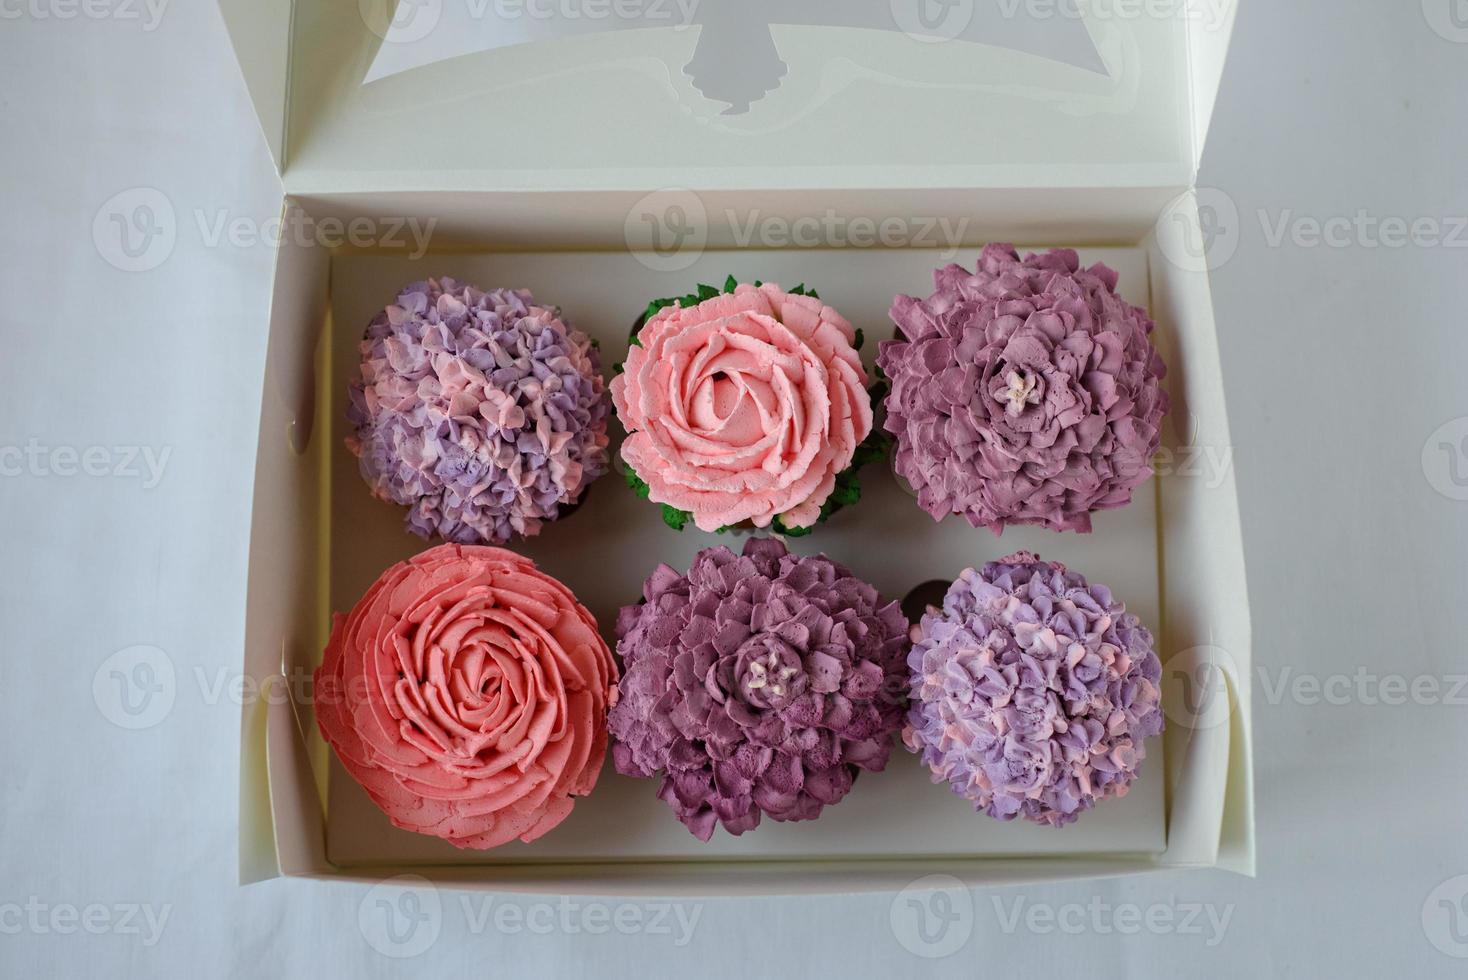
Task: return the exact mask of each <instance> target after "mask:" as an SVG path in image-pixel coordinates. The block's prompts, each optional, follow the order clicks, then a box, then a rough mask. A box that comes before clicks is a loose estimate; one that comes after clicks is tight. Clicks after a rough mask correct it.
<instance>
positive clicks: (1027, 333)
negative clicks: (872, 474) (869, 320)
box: [877, 245, 1167, 533]
mask: <svg viewBox="0 0 1468 980" xmlns="http://www.w3.org/2000/svg"><path fill="white" fill-rule="evenodd" d="M934 282H935V285H936V291H935V292H934V293H933V295H931V296H929V297H928V298H927V299H915V298H913V297H911V296H899V297H897V300H896V302H895V303H894V304H893V306H892V319H893V321H894V322H895V323H896V324H897V327H898V331H899V337H898V339H896V340H891V341H886V342H884V343H883V344H882V345H881V352H880V355H879V356H878V358H877V363H878V365H879V366H880V367H881V369H882V371H883V372H885V373H886V375H887V377H888V378H889V379H890V380H891V383H892V391H891V394H890V395H889V396H888V398H887V418H886V423H885V425H886V428H887V431H888V432H890V433H892V435H894V436H896V437H897V451H896V454H895V456H894V459H893V464H894V467H895V469H896V471H897V474H898V476H900V477H902V478H903V479H904V480H905V481H907V483H908V485H909V486H910V487H911V488H912V489H913V491H914V492H916V494H917V498H918V503H919V504H920V505H921V506H922V508H923V509H924V510H926V511H927V512H928V513H929V514H931V515H932V516H933V519H934V520H941V519H942V518H944V517H946V516H947V515H948V514H960V515H962V516H963V517H964V518H966V519H967V520H968V521H969V523H970V524H972V525H973V526H974V527H987V528H990V529H992V530H993V531H994V532H995V533H1001V532H1002V531H1003V530H1004V528H1005V526H1006V525H1010V524H1038V525H1041V526H1043V527H1047V528H1050V529H1052V530H1056V531H1083V532H1085V531H1090V530H1091V514H1092V513H1093V512H1094V511H1098V510H1105V509H1107V508H1112V507H1122V506H1125V505H1126V504H1127V503H1128V502H1130V501H1131V499H1132V492H1133V491H1134V490H1135V489H1136V488H1137V487H1139V486H1140V485H1141V484H1143V483H1144V482H1146V480H1147V479H1148V478H1149V477H1150V476H1151V475H1152V457H1153V456H1154V455H1155V454H1156V452H1157V448H1158V445H1159V443H1160V441H1161V435H1162V424H1161V423H1162V416H1163V414H1164V413H1165V412H1166V411H1167V393H1166V392H1165V391H1163V389H1162V378H1163V376H1164V375H1165V374H1166V368H1165V367H1164V366H1163V363H1162V358H1161V357H1159V356H1158V354H1157V351H1156V350H1155V349H1154V348H1153V346H1152V343H1151V341H1150V340H1149V339H1148V338H1149V336H1150V334H1151V333H1152V329H1153V324H1152V321H1151V320H1150V319H1148V317H1147V314H1146V312H1145V311H1143V310H1142V309H1140V308H1139V307H1136V306H1132V305H1131V304H1130V303H1127V302H1126V301H1125V300H1123V299H1122V298H1121V297H1120V296H1118V295H1117V294H1116V283H1117V275H1116V273H1115V272H1114V271H1112V270H1111V269H1108V268H1107V267H1106V266H1104V265H1102V264H1100V263H1098V264H1096V265H1093V266H1091V267H1090V268H1089V269H1083V268H1081V265H1080V260H1079V259H1078V257H1077V256H1076V253H1075V252H1073V251H1071V250H1070V249H1055V250H1053V251H1050V252H1046V253H1045V254H1043V255H1029V256H1027V257H1026V258H1025V259H1023V260H1021V259H1020V257H1019V253H1017V252H1016V251H1015V250H1014V249H1013V248H1012V247H1010V246H1008V245H990V246H988V247H987V248H985V249H984V252H983V255H982V257H981V258H980V259H979V266H978V270H977V271H976V272H969V271H968V270H967V269H964V268H963V267H961V266H957V265H951V266H948V267H947V268H945V269H940V270H938V272H937V273H936V274H935V275H934Z"/></svg>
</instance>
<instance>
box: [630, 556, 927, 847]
mask: <svg viewBox="0 0 1468 980" xmlns="http://www.w3.org/2000/svg"><path fill="white" fill-rule="evenodd" d="M643 596H644V601H643V602H642V603H640V604H638V605H635V606H627V607H625V608H624V609H623V610H622V613H621V616H620V618H619V619H618V621H617V636H618V643H617V652H618V653H619V654H620V655H621V657H622V659H623V662H624V665H625V670H624V674H623V679H622V682H621V686H620V693H619V701H618V702H617V705H616V707H615V708H613V709H612V712H611V714H610V716H609V718H608V728H609V729H610V730H611V733H612V736H613V738H614V739H615V740H616V741H615V743H614V744H613V746H612V757H613V759H614V760H615V762H616V766H617V771H618V772H621V773H623V774H624V775H628V776H643V777H653V776H658V775H659V774H661V776H662V788H661V789H660V790H659V792H658V796H659V798H661V799H662V800H664V801H665V802H666V803H667V804H668V805H669V806H671V807H672V808H673V812H674V813H676V814H677V816H678V819H679V820H681V821H683V823H684V824H685V825H686V826H687V827H688V829H689V830H691V831H692V832H693V833H694V834H695V835H696V836H697V837H698V838H699V839H700V840H705V841H706V840H708V839H709V838H710V837H712V836H713V832H714V826H715V824H719V823H721V824H723V826H724V829H726V830H727V831H729V832H730V833H732V834H742V833H743V832H744V831H746V830H751V829H753V828H754V827H757V826H758V825H759V822H760V816H761V814H767V815H768V816H769V817H770V818H771V819H774V820H812V819H814V818H815V817H817V816H819V815H820V812H821V809H822V807H824V806H827V805H830V804H834V803H838V802H840V800H841V799H842V798H843V797H844V796H845V795H846V794H847V793H848V792H849V791H850V790H851V785H852V782H853V781H854V780H855V779H856V776H857V774H858V773H859V772H860V771H861V770H863V769H865V770H870V771H873V772H878V771H880V770H881V769H882V768H883V767H885V766H886V764H887V758H888V755H889V754H890V752H891V750H892V743H893V736H894V735H895V734H896V733H897V731H898V730H899V729H900V728H901V725H902V716H903V710H904V708H905V698H904V696H903V694H902V692H903V691H904V690H905V687H906V677H905V671H904V667H903V655H904V653H905V652H906V649H907V627H908V623H907V620H906V619H905V618H904V617H903V615H902V611H901V609H900V607H899V606H898V604H897V603H895V602H892V603H884V602H883V601H882V600H881V599H880V597H879V596H878V595H877V590H876V589H874V588H873V587H872V586H870V585H868V584H867V583H865V582H863V581H861V580H860V579H858V578H855V577H854V576H852V574H851V573H850V572H848V571H847V570H846V569H845V568H843V567H841V566H840V565H838V564H836V563H835V562H832V561H831V560H829V559H827V558H825V557H824V556H821V557H815V558H800V557H797V556H795V555H791V554H790V553H789V552H788V551H786V549H785V546H784V545H783V544H781V543H780V542H779V541H775V540H762V539H755V540H751V541H749V542H747V543H746V544H745V546H744V553H743V555H736V554H734V552H732V551H730V550H729V549H728V548H722V547H720V548H709V549H706V550H704V551H701V552H699V554H698V556H697V557H696V558H695V559H694V562H693V567H692V568H691V569H690V571H689V572H688V574H687V575H683V574H681V573H680V572H678V571H677V570H675V569H673V568H670V567H668V566H667V565H663V566H660V567H659V568H658V569H657V571H655V572H653V574H652V576H651V577H650V578H649V579H648V580H647V583H646V585H645V586H644V588H643Z"/></svg>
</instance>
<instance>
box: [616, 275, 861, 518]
mask: <svg viewBox="0 0 1468 980" xmlns="http://www.w3.org/2000/svg"><path fill="white" fill-rule="evenodd" d="M855 340H856V333H855V331H854V329H853V328H852V326H851V324H850V323H848V322H847V321H846V319H845V318H843V317H842V316H841V315H840V314H839V313H837V312H836V311H835V310H833V309H832V308H831V307H829V306H827V305H825V304H824V303H822V302H821V301H820V300H819V299H817V298H815V297H813V296H809V295H799V294H797V293H795V292H786V291H785V290H783V289H781V288H780V287H779V286H776V285H772V284H769V283H765V284H762V285H758V286H755V285H750V284H740V285H737V287H736V288H734V289H733V291H732V292H731V293H727V294H722V295H716V296H714V297H712V298H710V299H707V300H705V301H703V302H701V303H698V304H696V305H691V306H684V305H681V304H675V305H673V306H669V307H666V308H664V309H662V310H661V311H659V312H658V313H657V314H656V315H655V316H652V317H651V318H650V319H649V320H648V321H647V323H646V324H645V325H644V326H643V327H642V328H641V330H640V331H638V334H637V336H636V338H635V340H634V346H633V347H632V349H631V350H630V351H629V352H628V357H627V362H626V365H625V368H626V370H625V373H623V374H621V375H619V376H618V377H616V378H614V379H613V381H612V398H613V402H614V404H615V405H616V409H617V413H618V415H619V416H620V418H621V420H622V423H623V425H624V426H625V427H626V429H627V431H628V433H629V436H628V438H627V440H626V441H625V442H624V443H623V444H622V458H623V459H624V460H625V461H626V463H627V465H628V466H630V467H631V468H632V469H633V470H634V471H635V473H636V475H637V477H638V478H640V480H642V481H644V482H645V483H646V485H647V487H648V496H649V498H650V499H651V500H653V501H654V502H657V503H662V504H665V505H668V506H670V507H673V508H676V509H677V510H680V511H686V512H688V513H689V514H691V515H692V519H693V522H694V523H695V524H696V525H697V526H698V527H699V528H700V529H701V530H704V531H716V530H718V529H720V528H723V527H728V526H733V525H736V524H739V523H741V522H743V521H752V522H753V523H754V524H755V525H757V526H759V527H768V526H770V524H771V523H772V522H774V521H775V520H776V519H777V518H779V522H780V524H781V525H783V527H786V528H790V529H803V528H809V527H811V526H812V525H814V524H815V523H816V521H817V520H818V519H819V518H820V516H821V509H822V506H823V505H824V504H826V502H827V499H828V498H829V497H831V495H832V491H833V490H834V489H835V488H836V483H837V477H838V475H840V474H841V473H842V472H843V471H844V470H846V469H847V468H848V467H849V466H851V465H852V461H853V459H854V458H855V456H856V453H857V449H858V447H859V446H860V445H861V443H862V441H863V440H865V439H866V438H867V436H868V435H869V434H870V432H871V429H872V405H871V398H870V396H869V395H868V393H867V390H866V384H867V376H866V372H865V370H864V369H863V368H862V365H861V359H860V357H859V356H858V354H857V352H856V348H855V347H854V346H853V344H854V342H855Z"/></svg>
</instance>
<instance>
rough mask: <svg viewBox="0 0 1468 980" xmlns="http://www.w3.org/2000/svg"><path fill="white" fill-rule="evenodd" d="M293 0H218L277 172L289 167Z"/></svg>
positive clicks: (282, 171)
mask: <svg viewBox="0 0 1468 980" xmlns="http://www.w3.org/2000/svg"><path fill="white" fill-rule="evenodd" d="M292 7H293V0H219V12H220V13H221V14H222V15H223V16H224V25H225V27H226V29H228V31H229V39H230V43H231V44H233V45H234V54H235V58H236V60H238V61H239V63H240V73H241V74H243V75H244V77H245V87H246V88H247V89H248V90H249V92H250V101H251V102H253V103H254V105H255V115H256V116H257V117H258V118H259V120H260V128H261V130H262V131H264V133H265V142H266V144H267V145H269V147H270V156H271V159H273V160H274V161H275V170H276V173H284V171H285V136H286V109H287V99H288V92H289V88H290V85H289V83H290V51H291V11H292Z"/></svg>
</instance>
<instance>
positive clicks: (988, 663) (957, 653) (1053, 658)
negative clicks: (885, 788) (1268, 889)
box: [903, 552, 1163, 827]
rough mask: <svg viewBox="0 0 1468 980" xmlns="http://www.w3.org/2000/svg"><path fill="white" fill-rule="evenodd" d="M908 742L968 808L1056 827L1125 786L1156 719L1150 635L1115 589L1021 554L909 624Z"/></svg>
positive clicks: (967, 575) (966, 579)
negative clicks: (910, 702)
mask: <svg viewBox="0 0 1468 980" xmlns="http://www.w3.org/2000/svg"><path fill="white" fill-rule="evenodd" d="M908 667H909V669H910V671H911V681H912V689H911V697H912V707H911V709H910V711H909V713H908V723H907V727H906V729H905V730H904V732H903V738H904V740H905V741H906V742H907V745H908V747H909V748H910V749H912V750H913V751H914V752H917V753H919V754H920V755H921V756H922V760H923V762H924V763H925V764H926V765H927V766H928V767H929V768H930V769H931V770H932V772H933V781H934V782H939V781H946V782H948V784H949V785H950V787H951V788H952V790H953V792H954V793H955V794H957V795H958V796H961V797H963V798H965V799H967V800H970V801H971V802H972V803H973V804H974V808H975V809H977V810H981V811H983V812H984V813H987V814H988V815H989V816H991V817H997V818H998V819H1000V820H1013V819H1014V818H1015V817H1023V818H1024V819H1026V820H1030V821H1033V822H1034V823H1039V824H1047V825H1050V826H1056V827H1058V826H1063V825H1065V824H1068V823H1072V822H1074V821H1075V820H1076V819H1077V818H1078V817H1079V816H1080V815H1081V813H1083V812H1084V811H1086V810H1089V809H1091V808H1092V807H1094V806H1095V805H1096V804H1097V803H1098V802H1099V801H1101V800H1104V799H1107V798H1108V797H1113V796H1125V795H1126V793H1127V791H1128V790H1129V789H1130V788H1131V785H1132V783H1133V782H1135V781H1136V779H1137V776H1138V774H1139V772H1140V770H1141V766H1142V760H1143V759H1145V758H1146V757H1147V747H1146V741H1147V739H1148V738H1151V737H1152V736H1154V735H1157V734H1159V733H1160V732H1161V731H1162V728H1163V716H1162V708H1161V704H1160V692H1159V690H1158V681H1159V679H1160V678H1161V676H1162V666H1161V663H1160V662H1159V661H1158V658H1157V654H1156V652H1154V650H1153V648H1152V634H1151V633H1150V632H1148V631H1147V628H1146V627H1145V626H1143V625H1142V623H1141V621H1140V620H1139V619H1138V618H1137V617H1136V616H1134V615H1132V614H1131V613H1129V612H1127V611H1126V606H1124V605H1122V604H1121V603H1120V602H1118V601H1117V600H1116V599H1115V598H1114V597H1113V596H1112V594H1111V591H1110V590H1109V589H1107V588H1106V587H1105V586H1103V585H1092V584H1090V583H1088V582H1087V581H1086V579H1085V578H1084V577H1083V576H1081V575H1079V574H1077V573H1075V572H1072V571H1070V570H1068V569H1067V568H1066V567H1065V566H1064V565H1061V564H1058V563H1056V562H1046V561H1041V560H1040V559H1039V558H1038V557H1036V556H1035V555H1032V554H1029V553H1028V552H1019V553H1017V554H1014V555H1011V556H1010V557H1008V558H1005V559H1003V560H1001V561H996V562H990V563H989V564H987V565H985V566H984V568H983V570H982V571H975V570H974V569H972V568H971V569H969V570H968V571H966V572H964V573H963V574H962V575H961V576H959V579H958V581H956V582H954V583H953V585H952V587H951V588H950V589H949V590H948V594H947V596H945V597H944V599H943V607H942V608H941V609H930V610H929V611H928V613H927V614H926V615H924V616H923V617H922V621H921V622H920V623H919V624H918V625H917V626H916V627H914V628H913V647H912V652H911V653H910V654H908Z"/></svg>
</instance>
